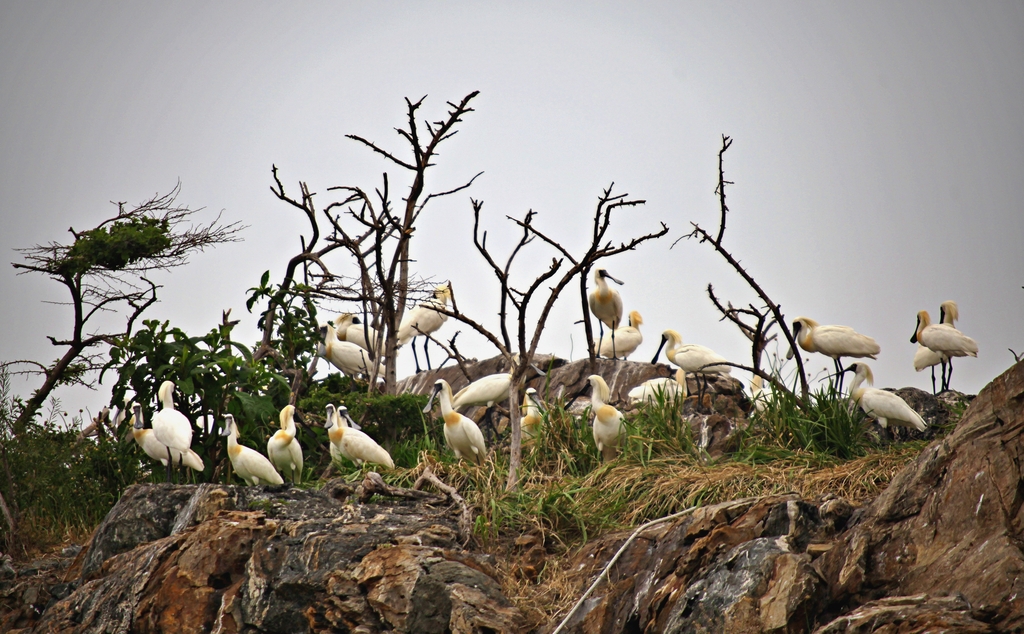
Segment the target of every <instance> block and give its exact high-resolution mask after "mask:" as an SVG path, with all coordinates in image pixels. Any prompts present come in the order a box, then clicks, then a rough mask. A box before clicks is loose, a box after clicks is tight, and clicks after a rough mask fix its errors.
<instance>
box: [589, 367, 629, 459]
mask: <svg viewBox="0 0 1024 634" xmlns="http://www.w3.org/2000/svg"><path fill="white" fill-rule="evenodd" d="M587 380H589V381H590V386H591V387H592V388H593V391H592V392H591V396H590V404H591V405H590V407H591V410H592V411H593V412H594V443H595V444H596V445H597V450H598V451H600V452H601V459H602V460H604V461H606V462H607V461H608V460H614V459H615V456H616V455H617V454H618V452H619V451H618V450H619V445H620V444H621V443H622V436H623V433H622V432H623V429H622V414H620V413H619V410H617V409H615V408H614V407H612V406H611V405H609V404H608V401H609V400H611V398H610V397H611V390H609V389H608V384H607V383H605V381H604V379H603V378H601V377H600V376H598V375H596V374H591V375H590V376H589V377H587Z"/></svg>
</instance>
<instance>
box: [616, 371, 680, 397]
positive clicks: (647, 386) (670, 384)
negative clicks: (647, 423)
mask: <svg viewBox="0 0 1024 634" xmlns="http://www.w3.org/2000/svg"><path fill="white" fill-rule="evenodd" d="M658 394H661V397H662V398H663V399H664V400H665V402H666V403H671V402H673V401H676V400H685V399H686V372H685V371H684V370H683V369H682V368H678V369H677V370H676V376H675V378H674V379H673V378H669V377H661V378H657V379H650V380H649V381H644V382H643V383H641V384H640V385H638V386H636V387H634V388H633V389H632V390H630V391H629V394H628V395H627V396H628V397H629V401H630V402H631V403H640V402H643V401H648V402H651V403H653V402H656V401H657V398H658Z"/></svg>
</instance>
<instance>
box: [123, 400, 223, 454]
mask: <svg viewBox="0 0 1024 634" xmlns="http://www.w3.org/2000/svg"><path fill="white" fill-rule="evenodd" d="M130 409H131V410H132V418H131V420H130V421H129V423H131V427H132V437H133V438H135V442H136V443H137V444H138V445H139V447H142V450H143V451H144V452H146V455H147V456H149V457H150V458H152V459H153V460H156V461H158V462H160V464H162V465H164V466H168V465H169V464H183V465H185V466H186V467H188V468H189V469H192V470H193V471H202V470H203V469H204V468H205V465H204V464H203V459H202V458H200V457H199V454H197V453H196V452H194V451H192V450H191V449H189V450H188V451H186V452H185V453H184V454H183V453H182V452H180V451H178V450H177V449H172V450H170V452H169V453H170V458H168V449H167V447H166V446H165V445H164V444H163V443H161V442H160V441H159V440H157V438H156V433H154V432H153V429H152V428H151V427H147V426H146V421H145V420H144V419H143V417H142V405H140V404H139V403H133V404H132V405H131V407H130ZM119 415H120V414H119Z"/></svg>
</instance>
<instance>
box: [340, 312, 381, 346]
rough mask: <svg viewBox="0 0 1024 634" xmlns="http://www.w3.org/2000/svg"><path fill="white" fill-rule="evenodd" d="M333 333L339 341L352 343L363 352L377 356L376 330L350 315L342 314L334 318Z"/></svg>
mask: <svg viewBox="0 0 1024 634" xmlns="http://www.w3.org/2000/svg"><path fill="white" fill-rule="evenodd" d="M334 332H335V334H336V335H337V337H338V339H339V340H340V341H347V342H349V343H354V344H356V345H357V346H359V347H360V348H362V349H363V350H367V351H369V352H372V353H374V356H376V354H377V348H376V346H377V329H376V328H374V327H373V326H371V325H369V324H364V323H363V322H362V321H360V319H359V317H358V316H356V315H353V314H352V313H342V314H340V315H338V316H337V317H335V318H334Z"/></svg>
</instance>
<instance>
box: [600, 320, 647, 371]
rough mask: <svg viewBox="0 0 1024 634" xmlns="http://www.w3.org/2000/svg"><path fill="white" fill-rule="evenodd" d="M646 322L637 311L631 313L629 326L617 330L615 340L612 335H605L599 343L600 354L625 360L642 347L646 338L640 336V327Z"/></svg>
mask: <svg viewBox="0 0 1024 634" xmlns="http://www.w3.org/2000/svg"><path fill="white" fill-rule="evenodd" d="M643 323H644V320H643V318H642V317H641V316H640V313H638V312H637V311H635V310H634V311H632V312H631V313H629V325H628V326H620V327H619V328H616V329H615V331H614V333H615V338H614V340H613V339H612V333H608V332H606V333H604V335H603V336H602V337H601V338H600V339H599V340H598V342H597V350H598V354H599V355H601V356H602V357H607V358H609V359H610V358H613V357H615V358H619V359H625V358H627V357H629V355H631V354H633V352H634V351H635V350H636V349H637V348H639V347H640V344H641V343H643V341H644V337H643V335H642V334H640V326H641V325H643Z"/></svg>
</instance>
